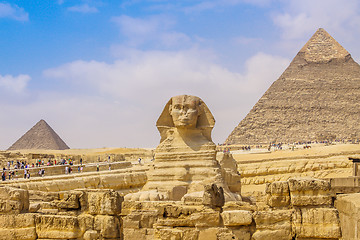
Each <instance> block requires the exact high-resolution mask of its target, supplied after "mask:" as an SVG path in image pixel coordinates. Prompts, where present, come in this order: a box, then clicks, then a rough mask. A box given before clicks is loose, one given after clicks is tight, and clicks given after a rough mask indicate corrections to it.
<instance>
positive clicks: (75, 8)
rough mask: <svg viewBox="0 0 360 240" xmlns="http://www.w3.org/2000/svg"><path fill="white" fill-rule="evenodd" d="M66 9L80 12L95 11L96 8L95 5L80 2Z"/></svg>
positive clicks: (96, 10)
mask: <svg viewBox="0 0 360 240" xmlns="http://www.w3.org/2000/svg"><path fill="white" fill-rule="evenodd" d="M68 11H71V12H80V13H97V12H98V9H97V8H96V7H91V6H89V5H88V4H82V5H76V6H72V7H69V8H68Z"/></svg>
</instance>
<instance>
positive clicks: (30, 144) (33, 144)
mask: <svg viewBox="0 0 360 240" xmlns="http://www.w3.org/2000/svg"><path fill="white" fill-rule="evenodd" d="M20 149H45V150H65V149H69V147H68V146H67V145H66V143H65V142H64V141H63V140H62V139H61V138H60V137H59V135H57V133H56V132H55V131H54V130H53V129H52V128H51V127H50V126H49V124H47V123H46V122H45V120H42V119H41V120H40V121H39V122H38V123H37V124H35V126H33V127H32V128H31V129H30V130H29V131H27V132H26V133H25V134H24V135H23V136H22V137H21V138H20V139H19V140H17V141H16V142H15V143H14V144H13V145H12V146H11V147H9V148H8V150H9V151H11V150H20Z"/></svg>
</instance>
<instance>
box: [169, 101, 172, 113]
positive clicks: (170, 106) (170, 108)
mask: <svg viewBox="0 0 360 240" xmlns="http://www.w3.org/2000/svg"><path fill="white" fill-rule="evenodd" d="M171 112H172V104H171V103H170V104H169V114H170V115H171Z"/></svg>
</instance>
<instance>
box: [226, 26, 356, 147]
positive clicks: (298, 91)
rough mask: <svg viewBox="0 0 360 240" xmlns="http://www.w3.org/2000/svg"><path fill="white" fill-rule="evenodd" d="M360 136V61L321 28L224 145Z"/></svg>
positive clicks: (353, 137) (354, 137)
mask: <svg viewBox="0 0 360 240" xmlns="http://www.w3.org/2000/svg"><path fill="white" fill-rule="evenodd" d="M357 138H360V66H359V64H357V63H356V62H355V61H354V60H353V59H352V57H351V55H350V54H349V52H348V51H346V50H345V49H344V48H343V47H342V46H341V45H340V44H339V43H338V42H337V41H336V40H335V39H334V38H332V37H331V36H330V35H329V34H328V33H327V32H326V31H325V30H324V29H321V28H320V29H318V30H317V31H316V32H315V34H314V35H313V36H312V37H311V38H310V40H309V41H308V42H307V43H306V44H305V46H304V47H303V48H302V49H301V50H300V51H299V52H298V54H297V55H296V56H295V58H294V59H293V60H292V62H291V63H290V65H289V66H288V68H287V69H286V70H285V71H284V73H283V74H282V75H281V76H280V77H279V79H277V80H276V81H275V82H274V83H273V84H272V85H271V86H270V88H269V89H268V90H267V91H266V92H265V94H264V95H263V96H262V97H261V98H260V100H259V101H258V102H257V103H256V104H255V106H254V107H253V108H252V109H251V111H250V112H249V113H248V115H247V116H246V117H245V118H244V119H243V120H242V121H241V122H240V123H239V125H238V126H237V127H236V128H235V129H234V130H233V132H232V133H231V134H230V135H229V137H228V138H227V139H226V141H225V143H226V144H235V145H241V144H261V143H267V144H269V143H270V142H278V143H279V142H283V143H293V142H299V141H301V142H304V141H323V140H334V139H342V140H345V139H348V140H349V139H357Z"/></svg>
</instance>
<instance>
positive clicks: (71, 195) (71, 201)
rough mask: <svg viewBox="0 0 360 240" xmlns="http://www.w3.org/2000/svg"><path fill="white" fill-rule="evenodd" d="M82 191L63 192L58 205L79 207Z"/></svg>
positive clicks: (61, 206)
mask: <svg viewBox="0 0 360 240" xmlns="http://www.w3.org/2000/svg"><path fill="white" fill-rule="evenodd" d="M82 194H83V193H82V192H81V191H70V192H65V193H63V194H61V201H59V202H57V207H58V208H62V209H79V208H80V202H79V199H80V196H81V195H82Z"/></svg>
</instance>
